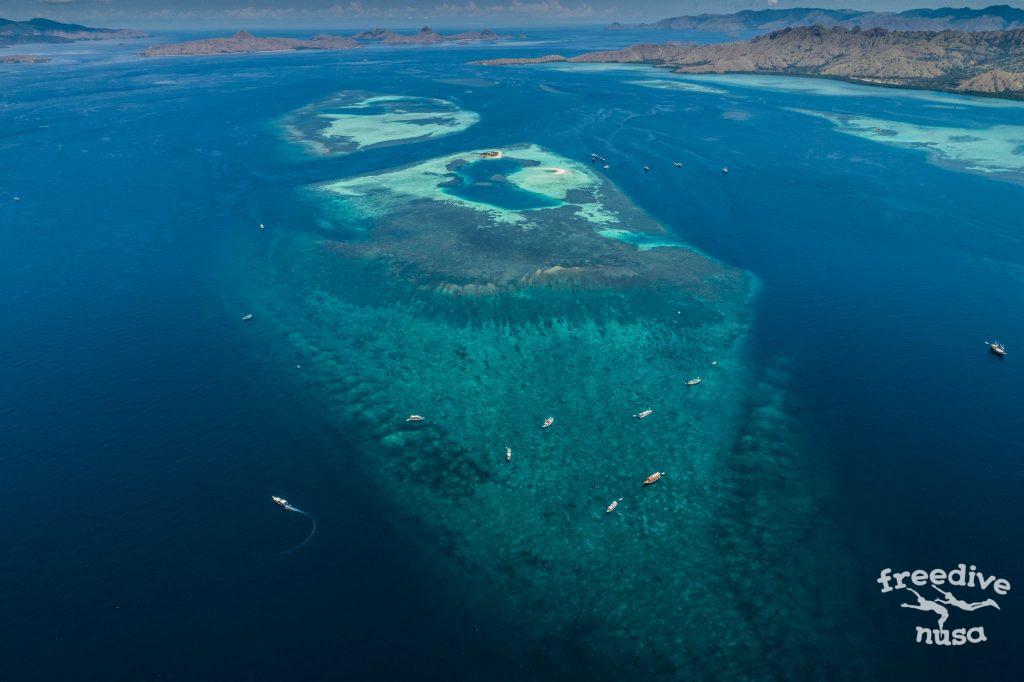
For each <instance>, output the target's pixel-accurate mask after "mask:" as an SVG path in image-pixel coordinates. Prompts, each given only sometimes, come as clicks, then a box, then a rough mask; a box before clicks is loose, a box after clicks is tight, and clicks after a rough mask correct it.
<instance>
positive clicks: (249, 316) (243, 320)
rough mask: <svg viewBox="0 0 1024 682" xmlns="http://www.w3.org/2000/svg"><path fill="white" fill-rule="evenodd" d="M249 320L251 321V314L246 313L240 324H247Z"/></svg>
mask: <svg viewBox="0 0 1024 682" xmlns="http://www.w3.org/2000/svg"><path fill="white" fill-rule="evenodd" d="M251 319H252V313H246V314H245V315H242V322H247V321H248V320H251Z"/></svg>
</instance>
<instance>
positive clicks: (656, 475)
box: [644, 471, 665, 485]
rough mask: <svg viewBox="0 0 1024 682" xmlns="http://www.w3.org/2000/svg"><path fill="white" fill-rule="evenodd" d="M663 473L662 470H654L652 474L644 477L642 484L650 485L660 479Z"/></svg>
mask: <svg viewBox="0 0 1024 682" xmlns="http://www.w3.org/2000/svg"><path fill="white" fill-rule="evenodd" d="M664 475H665V472H664V471H655V472H654V473H653V474H651V475H650V476H648V477H647V478H645V479H644V485H650V484H652V483H657V482H658V481H660V480H661V477H662V476H664Z"/></svg>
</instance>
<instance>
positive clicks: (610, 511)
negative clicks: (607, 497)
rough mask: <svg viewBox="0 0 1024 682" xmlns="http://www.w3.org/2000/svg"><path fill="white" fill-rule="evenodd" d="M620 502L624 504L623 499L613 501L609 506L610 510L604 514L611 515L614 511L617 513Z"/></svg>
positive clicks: (606, 510)
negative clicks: (616, 509)
mask: <svg viewBox="0 0 1024 682" xmlns="http://www.w3.org/2000/svg"><path fill="white" fill-rule="evenodd" d="M619 502H622V498H621V497H620V498H619V499H617V500H612V503H611V504H609V505H608V508H607V509H605V510H604V513H605V514H611V513H612V512H613V511H615V508H616V507H618V506H619Z"/></svg>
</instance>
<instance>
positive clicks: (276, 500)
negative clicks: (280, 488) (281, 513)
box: [270, 495, 288, 509]
mask: <svg viewBox="0 0 1024 682" xmlns="http://www.w3.org/2000/svg"><path fill="white" fill-rule="evenodd" d="M270 499H272V500H273V501H274V504H276V505H277V506H279V507H284V508H285V509H287V508H288V500H286V499H284V498H283V497H278V496H277V495H271V496H270Z"/></svg>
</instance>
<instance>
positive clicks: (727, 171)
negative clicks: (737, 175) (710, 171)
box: [722, 166, 729, 175]
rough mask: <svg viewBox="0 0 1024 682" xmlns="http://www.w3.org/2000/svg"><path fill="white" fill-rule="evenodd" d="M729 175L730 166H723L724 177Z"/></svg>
mask: <svg viewBox="0 0 1024 682" xmlns="http://www.w3.org/2000/svg"><path fill="white" fill-rule="evenodd" d="M728 174H729V167H728V166H722V175H728Z"/></svg>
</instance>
